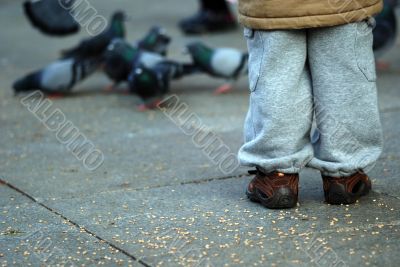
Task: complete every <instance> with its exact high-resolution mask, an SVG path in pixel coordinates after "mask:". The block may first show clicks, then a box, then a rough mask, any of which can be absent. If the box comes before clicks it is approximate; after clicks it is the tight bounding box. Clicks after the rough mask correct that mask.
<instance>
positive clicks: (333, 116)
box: [239, 21, 382, 177]
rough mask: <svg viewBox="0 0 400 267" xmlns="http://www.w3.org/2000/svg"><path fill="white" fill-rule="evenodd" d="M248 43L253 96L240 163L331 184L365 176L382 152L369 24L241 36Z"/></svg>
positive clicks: (247, 30) (362, 23)
mask: <svg viewBox="0 0 400 267" xmlns="http://www.w3.org/2000/svg"><path fill="white" fill-rule="evenodd" d="M245 37H246V39H247V45H248V49H249V82H250V91H251V93H250V106H249V111H248V113H247V117H246V121H245V144H244V145H243V146H242V148H241V149H240V151H239V160H240V162H241V163H242V164H243V165H245V166H253V167H258V168H260V169H261V170H263V171H264V172H271V171H279V172H284V173H297V172H299V171H300V170H301V169H302V168H303V167H312V168H316V169H318V170H320V171H321V172H322V173H323V174H324V175H328V176H334V177H339V176H349V175H351V174H353V173H355V172H357V171H368V169H369V168H371V167H372V166H373V165H374V163H375V162H376V160H377V159H378V157H379V155H380V153H381V150H382V133H381V124H380V119H379V111H378V104H377V93H376V72H375V62H374V55H373V51H372V28H371V27H370V25H369V23H368V22H366V21H364V22H359V23H352V24H347V25H342V26H336V27H327V28H316V29H306V30H284V31H258V30H252V29H245ZM313 120H314V121H315V122H316V125H317V128H318V130H317V131H318V132H319V134H318V135H315V136H318V138H317V140H315V142H311V138H310V134H311V126H312V122H313Z"/></svg>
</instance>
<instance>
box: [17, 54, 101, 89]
mask: <svg viewBox="0 0 400 267" xmlns="http://www.w3.org/2000/svg"><path fill="white" fill-rule="evenodd" d="M99 64H100V61H99V60H98V59H73V58H70V59H61V60H58V61H55V62H53V63H51V64H49V65H48V66H46V67H44V68H43V69H41V70H38V71H35V72H32V73H30V74H28V75H26V76H24V77H23V78H21V79H18V80H17V81H15V82H14V84H13V88H14V92H15V94H18V93H20V92H26V91H33V90H41V91H42V92H44V93H50V94H53V93H68V92H70V91H71V89H72V88H73V87H74V85H76V84H77V83H78V82H80V81H82V80H83V79H85V78H86V77H88V76H89V75H91V74H92V73H94V72H95V71H96V70H97V69H98V67H99Z"/></svg>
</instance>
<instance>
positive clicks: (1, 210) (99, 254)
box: [0, 185, 139, 266]
mask: <svg viewBox="0 0 400 267" xmlns="http://www.w3.org/2000/svg"><path fill="white" fill-rule="evenodd" d="M0 192H1V194H2V195H1V199H2V200H4V195H3V194H5V195H6V196H9V198H8V199H9V200H10V201H9V202H8V203H7V204H6V205H1V207H0V244H1V246H0V266H55V265H59V266H61V265H62V266H78V265H79V266H83V265H86V266H95V265H107V266H111V265H114V266H115V265H125V266H128V265H129V264H130V265H131V266H133V265H134V264H137V265H139V263H137V262H136V261H135V259H134V258H132V257H130V256H127V255H125V254H123V253H122V252H120V251H118V250H117V249H115V248H114V247H112V246H110V245H109V244H107V243H106V242H104V241H103V240H99V239H98V238H96V237H95V236H93V235H91V234H89V233H87V232H85V230H84V228H78V227H77V226H76V225H73V224H72V223H71V222H69V221H67V220H65V219H64V218H62V217H60V216H59V215H56V214H55V213H53V212H51V211H49V210H47V209H46V208H44V207H42V206H40V205H39V204H37V203H33V202H32V201H31V200H29V199H27V198H26V197H24V196H22V195H21V194H19V193H16V192H15V191H14V190H12V189H10V188H8V187H7V186H5V185H0ZM15 199H20V200H21V199H24V200H25V201H27V202H26V203H22V201H18V200H17V201H15ZM16 202H19V204H18V203H16ZM2 204H3V203H2Z"/></svg>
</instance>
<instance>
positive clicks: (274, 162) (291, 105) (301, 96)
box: [239, 29, 313, 173]
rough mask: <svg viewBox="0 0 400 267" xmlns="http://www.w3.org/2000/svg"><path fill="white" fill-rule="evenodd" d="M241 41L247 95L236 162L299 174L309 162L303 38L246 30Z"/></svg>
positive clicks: (309, 107)
mask: <svg viewBox="0 0 400 267" xmlns="http://www.w3.org/2000/svg"><path fill="white" fill-rule="evenodd" d="M245 35H247V40H248V49H249V81H250V90H251V93H250V106H249V111H248V114H247V118H246V122H245V144H244V145H243V146H242V148H241V149H240V151H239V160H240V162H241V163H242V164H243V165H246V166H256V167H259V168H261V169H262V170H263V171H264V172H271V171H280V172H284V173H296V172H299V171H300V169H301V168H302V167H304V166H305V165H306V164H307V163H308V162H309V161H310V160H311V159H312V157H313V150H312V146H311V144H310V138H309V137H310V128H311V120H312V97H311V84H310V76H309V70H308V67H307V65H306V59H307V40H306V32H305V31H300V30H298V31H252V30H247V29H246V30H245ZM296 103H301V106H298V105H296ZM299 108H300V109H301V112H300V111H299Z"/></svg>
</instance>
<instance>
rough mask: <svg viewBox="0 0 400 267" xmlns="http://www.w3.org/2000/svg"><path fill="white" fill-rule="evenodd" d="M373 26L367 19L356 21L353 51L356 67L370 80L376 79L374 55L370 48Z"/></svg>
mask: <svg viewBox="0 0 400 267" xmlns="http://www.w3.org/2000/svg"><path fill="white" fill-rule="evenodd" d="M372 30H373V26H372V24H371V23H369V22H368V21H362V22H358V23H357V27H356V42H355V53H356V59H357V64H358V68H359V69H360V71H361V72H362V73H363V74H364V76H365V78H366V79H367V80H368V81H370V82H375V81H376V69H375V57H374V52H373V50H372V43H373V35H372Z"/></svg>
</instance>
